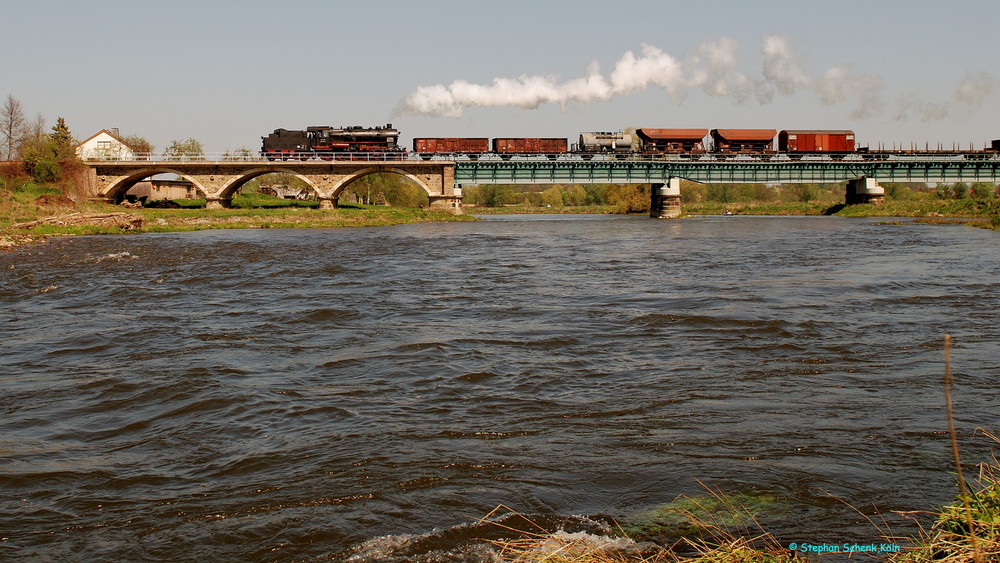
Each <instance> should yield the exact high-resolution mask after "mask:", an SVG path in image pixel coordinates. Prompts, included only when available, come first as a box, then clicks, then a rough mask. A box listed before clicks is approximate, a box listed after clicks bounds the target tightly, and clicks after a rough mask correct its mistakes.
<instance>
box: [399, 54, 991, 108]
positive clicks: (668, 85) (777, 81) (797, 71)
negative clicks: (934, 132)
mask: <svg viewBox="0 0 1000 563" xmlns="http://www.w3.org/2000/svg"><path fill="white" fill-rule="evenodd" d="M737 55H738V45H737V42H736V40H734V39H732V38H728V37H723V38H721V39H719V40H718V41H705V42H704V43H702V44H701V45H700V46H699V47H698V48H697V49H695V50H694V51H692V52H691V53H689V54H687V55H685V56H684V57H680V58H679V57H675V56H673V55H670V54H669V53H665V52H663V51H662V50H661V49H659V48H657V47H655V46H653V45H648V44H643V45H642V50H641V51H640V53H639V54H638V55H637V54H635V53H633V52H632V51H627V52H626V53H625V54H624V55H622V56H621V58H620V59H618V61H617V62H616V63H615V65H614V69H613V70H612V71H611V73H610V74H607V75H605V74H603V73H602V72H601V69H600V66H599V65H598V63H597V62H593V63H591V64H590V65H589V66H588V67H587V69H586V71H585V72H584V75H583V76H582V77H580V78H575V79H571V80H565V81H564V80H561V79H560V78H559V77H555V76H537V75H535V76H529V75H522V76H519V77H517V78H494V79H493V82H492V83H491V84H473V83H470V82H468V81H465V80H456V81H454V82H452V83H451V84H449V85H444V84H435V85H431V86H419V87H417V88H416V89H415V90H414V91H413V92H411V93H410V94H409V95H408V96H406V97H405V98H404V99H403V100H402V101H400V103H399V105H398V106H397V108H396V109H395V110H394V112H393V113H394V114H397V115H426V116H435V117H456V118H457V117H461V116H462V114H463V111H464V110H465V109H466V108H470V107H497V108H499V107H519V108H524V109H537V108H538V107H540V106H541V105H543V104H558V105H560V106H562V108H563V109H565V108H566V107H567V105H569V104H570V103H582V104H587V103H591V102H606V101H608V100H611V99H612V98H615V97H619V96H627V95H630V94H634V93H637V92H641V91H643V90H646V89H648V88H659V89H662V90H663V91H664V92H665V93H666V94H667V95H668V96H669V97H670V98H671V99H673V100H674V101H675V102H676V103H678V104H680V103H683V101H684V99H685V97H686V96H687V94H688V92H689V91H690V90H692V89H696V90H700V91H702V92H704V93H705V94H708V95H710V96H717V97H725V98H730V99H732V100H733V101H734V102H736V103H745V102H747V101H748V100H754V101H756V102H757V103H759V104H768V103H771V102H772V101H773V100H774V98H775V96H776V95H781V96H793V95H798V94H799V93H800V92H810V93H811V94H812V95H814V96H816V97H817V98H818V99H819V101H820V102H821V103H823V104H824V105H833V104H840V103H850V104H852V105H853V106H854V109H853V110H852V111H851V117H852V118H854V119H866V118H870V117H873V116H875V115H878V114H879V113H881V112H883V111H885V109H886V103H885V101H884V100H883V89H884V84H883V79H882V77H881V76H879V75H877V74H859V73H856V72H854V71H853V70H852V69H851V67H850V66H849V65H839V66H834V67H831V68H829V69H827V70H825V71H824V72H822V73H821V74H819V75H818V76H810V75H809V74H808V73H806V71H805V70H804V69H803V68H802V65H801V63H800V61H799V59H798V57H797V56H796V55H795V53H794V51H793V48H792V41H791V39H790V38H788V37H784V36H780V35H765V36H764V37H763V41H762V46H761V53H760V60H761V68H760V74H759V76H757V77H753V76H750V75H748V74H746V73H744V72H742V71H740V70H739V69H738V68H737V67H738V65H739V60H738V56H737ZM992 92H993V77H992V76H991V75H990V74H988V73H985V72H983V73H980V74H978V75H972V74H969V75H967V76H966V77H965V79H964V80H963V81H962V82H961V83H960V84H959V85H958V87H957V88H956V91H955V93H954V95H953V99H952V100H951V101H949V102H938V103H930V102H922V101H919V100H916V99H912V98H906V97H903V98H900V99H899V100H898V101H897V102H896V103H895V104H894V107H895V109H896V118H897V119H908V118H910V117H911V116H918V117H920V118H921V119H924V120H933V119H943V118H944V117H945V116H947V115H948V114H949V111H950V107H951V105H952V104H956V105H959V106H961V107H962V108H964V109H966V110H969V109H974V108H976V107H979V106H981V105H982V104H984V103H985V101H986V99H987V98H989V97H990V96H991V95H992Z"/></svg>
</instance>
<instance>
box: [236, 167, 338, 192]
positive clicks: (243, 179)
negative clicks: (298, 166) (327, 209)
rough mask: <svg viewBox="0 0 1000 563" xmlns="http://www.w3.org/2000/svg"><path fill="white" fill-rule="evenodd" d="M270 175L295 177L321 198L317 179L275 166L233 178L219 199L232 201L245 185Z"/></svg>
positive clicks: (247, 172)
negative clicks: (234, 195)
mask: <svg viewBox="0 0 1000 563" xmlns="http://www.w3.org/2000/svg"><path fill="white" fill-rule="evenodd" d="M268 174H289V175H291V176H295V177H296V178H298V179H299V180H302V181H303V182H305V184H306V185H307V186H309V189H310V190H312V192H313V194H315V195H316V196H317V197H319V196H321V195H322V194H321V193H320V189H319V188H318V186H317V185H316V182H315V178H313V177H311V176H310V175H308V174H301V173H300V172H299V171H297V170H294V169H289V168H286V167H281V168H277V167H274V166H263V167H260V168H254V169H251V170H247V171H246V172H242V173H240V174H239V175H237V176H233V177H232V178H231V179H230V180H229V181H228V182H227V183H226V184H224V185H223V188H222V190H221V191H220V192H219V197H221V198H222V199H227V200H228V199H232V197H233V194H235V193H236V191H237V190H239V189H240V188H241V187H242V186H243V185H244V184H246V183H247V182H249V181H250V180H253V179H254V178H260V177H261V176H266V175H268Z"/></svg>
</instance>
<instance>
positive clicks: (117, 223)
mask: <svg viewBox="0 0 1000 563" xmlns="http://www.w3.org/2000/svg"><path fill="white" fill-rule="evenodd" d="M38 225H66V226H73V225H96V226H99V227H118V228H120V229H122V230H124V231H132V230H135V229H140V228H142V217H141V216H139V215H131V214H129V213H70V214H68V215H58V216H56V217H43V218H41V219H37V220H35V221H28V222H26V223H14V224H13V225H11V226H12V227H13V228H15V229H31V228H33V227H37V226H38Z"/></svg>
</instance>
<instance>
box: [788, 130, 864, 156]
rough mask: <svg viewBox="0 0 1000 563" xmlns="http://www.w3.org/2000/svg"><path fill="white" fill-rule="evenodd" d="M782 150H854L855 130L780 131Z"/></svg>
mask: <svg viewBox="0 0 1000 563" xmlns="http://www.w3.org/2000/svg"><path fill="white" fill-rule="evenodd" d="M778 150H779V151H781V152H854V131H847V130H842V131H819V130H798V131H782V132H781V133H778Z"/></svg>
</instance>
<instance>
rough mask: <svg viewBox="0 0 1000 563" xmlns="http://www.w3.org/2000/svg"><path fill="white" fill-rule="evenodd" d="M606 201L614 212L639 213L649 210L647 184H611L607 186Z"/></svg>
mask: <svg viewBox="0 0 1000 563" xmlns="http://www.w3.org/2000/svg"><path fill="white" fill-rule="evenodd" d="M608 203H609V204H610V205H613V206H614V210H615V213H640V212H644V211H649V204H650V201H649V185H648V184H612V185H611V186H610V187H609V188H608Z"/></svg>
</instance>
